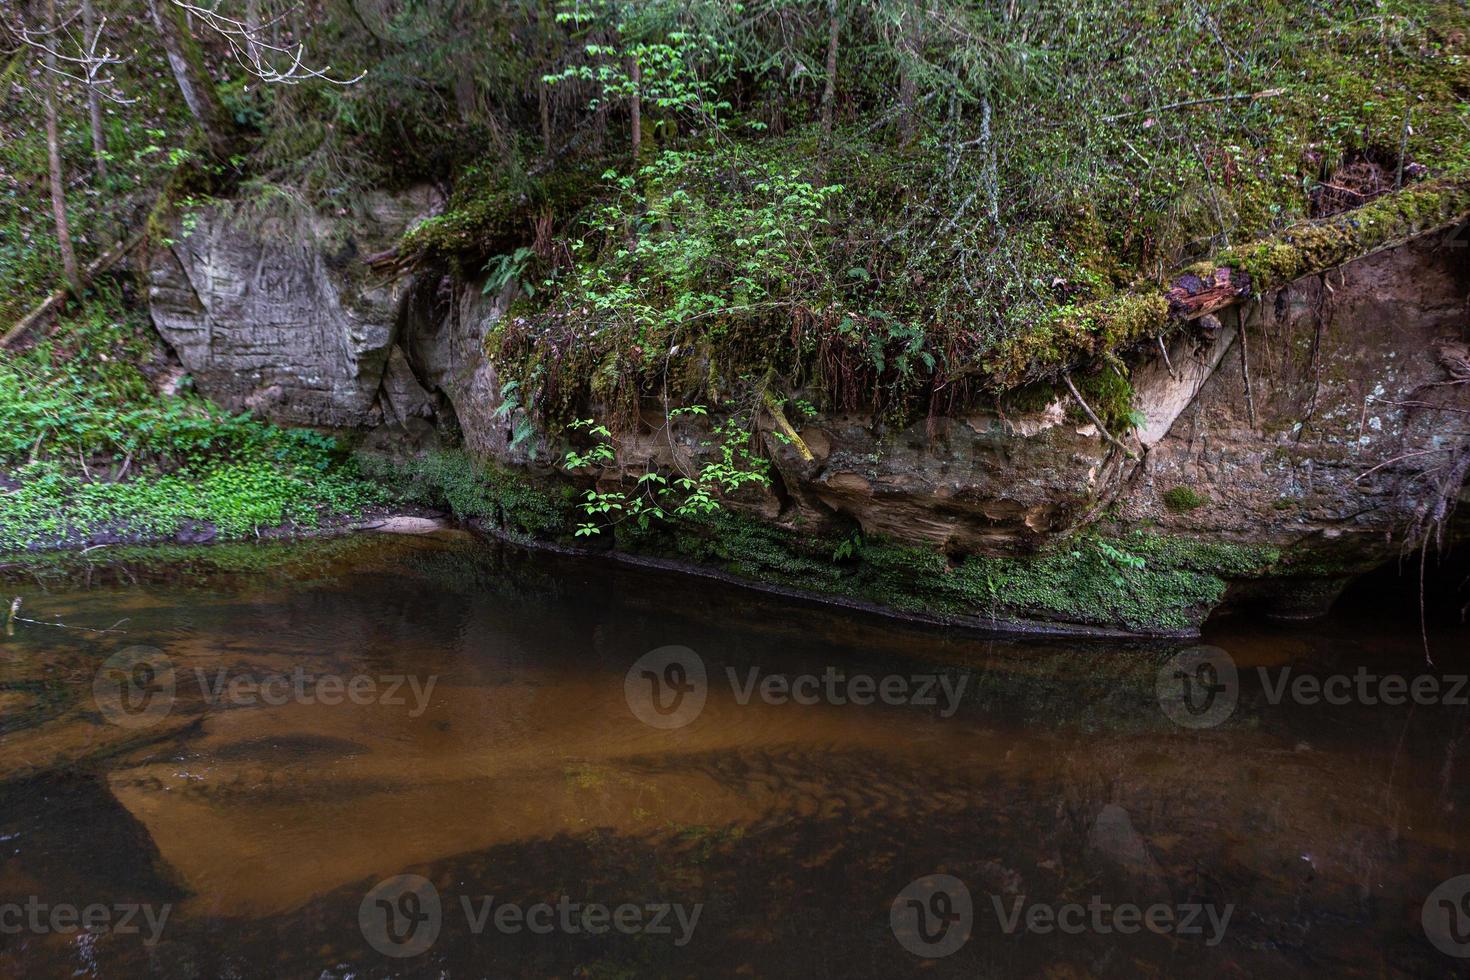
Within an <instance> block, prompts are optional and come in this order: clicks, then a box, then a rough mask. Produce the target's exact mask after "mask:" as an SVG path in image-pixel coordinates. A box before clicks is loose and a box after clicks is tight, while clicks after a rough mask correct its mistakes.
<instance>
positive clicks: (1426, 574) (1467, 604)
mask: <svg viewBox="0 0 1470 980" xmlns="http://www.w3.org/2000/svg"><path fill="white" fill-rule="evenodd" d="M1420 561H1421V556H1420V554H1419V552H1417V551H1416V552H1413V553H1411V554H1407V555H1405V556H1403V557H1402V558H1401V559H1398V560H1395V561H1391V562H1388V563H1386V564H1384V565H1381V566H1380V567H1378V568H1377V569H1374V570H1373V571H1372V572H1369V573H1368V574H1366V575H1363V576H1361V577H1359V578H1357V579H1356V580H1354V581H1353V582H1351V583H1350V584H1349V585H1348V587H1347V588H1346V589H1345V590H1344V591H1343V593H1342V596H1341V597H1340V598H1339V599H1338V600H1337V602H1336V603H1335V604H1334V605H1333V607H1332V610H1333V614H1334V615H1336V616H1340V617H1345V618H1348V619H1352V618H1355V617H1359V616H1372V617H1380V618H1381V617H1393V618H1400V619H1402V620H1403V621H1404V624H1405V626H1406V627H1409V628H1416V627H1417V624H1418V620H1419V612H1420V601H1421V598H1422V601H1423V610H1424V613H1425V615H1426V616H1427V618H1428V620H1429V621H1430V622H1431V623H1434V624H1437V625H1452V624H1463V623H1465V622H1466V621H1467V617H1470V548H1465V547H1460V548H1455V549H1453V550H1449V551H1447V552H1445V553H1443V554H1440V553H1437V552H1436V551H1435V550H1434V549H1433V547H1431V548H1430V550H1429V552H1428V554H1427V555H1425V556H1423V565H1422V576H1421V565H1420ZM1421 589H1422V596H1421Z"/></svg>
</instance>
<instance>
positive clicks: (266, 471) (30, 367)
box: [0, 292, 386, 550]
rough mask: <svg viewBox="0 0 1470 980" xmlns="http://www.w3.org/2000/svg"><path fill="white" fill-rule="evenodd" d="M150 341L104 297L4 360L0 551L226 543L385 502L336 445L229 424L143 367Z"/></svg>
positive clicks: (240, 421) (242, 419)
mask: <svg viewBox="0 0 1470 980" xmlns="http://www.w3.org/2000/svg"><path fill="white" fill-rule="evenodd" d="M149 337H150V334H149V332H148V328H147V327H146V325H145V324H144V323H142V322H141V321H140V319H139V318H138V316H137V315H136V314H132V313H129V312H127V311H126V309H125V308H124V306H123V304H122V302H121V297H120V296H119V295H118V294H117V293H115V292H104V293H103V294H102V295H101V296H100V297H99V298H98V299H96V300H94V301H93V302H92V303H90V304H89V305H88V306H86V307H85V308H83V309H82V310H81V311H80V312H79V313H78V314H77V315H75V316H74V317H72V318H70V319H68V320H67V321H66V322H65V323H63V324H62V326H61V328H60V329H58V330H56V331H54V332H53V335H52V336H51V337H49V338H45V339H42V340H41V342H40V343H38V344H36V345H35V346H34V347H32V348H31V349H29V350H26V351H24V352H22V353H11V352H4V353H0V502H3V509H0V550H24V549H28V548H37V547H53V546H57V545H65V544H76V543H80V542H83V541H86V540H91V539H93V538H95V537H102V538H104V539H109V540H111V539H116V540H138V539H155V538H166V537H170V536H172V535H174V534H175V533H177V532H178V531H180V530H182V529H188V528H190V527H191V526H193V527H195V528H196V529H197V530H200V531H202V530H204V529H205V528H204V526H206V525H207V526H208V527H209V528H212V529H213V531H214V533H215V534H217V535H218V536H219V537H222V538H232V537H245V536H248V535H250V534H253V533H255V532H256V531H258V530H259V529H262V528H272V527H276V526H278V525H283V524H288V525H295V526H300V527H312V526H315V525H317V524H318V523H319V522H320V520H321V519H322V518H323V517H326V516H329V515H330V516H338V515H348V514H352V513H355V512H357V511H359V510H361V509H362V508H363V507H366V506H368V505H370V504H373V503H378V502H381V501H382V500H383V499H384V498H385V496H386V495H385V492H384V491H382V490H380V489H378V488H375V487H373V486H372V485H370V484H368V483H366V482H365V481H363V480H362V479H361V478H360V477H359V475H358V474H357V473H356V471H355V467H354V464H353V463H351V461H350V460H347V459H346V458H345V457H344V456H343V454H342V453H341V452H340V451H339V450H338V447H337V445H336V442H335V440H333V439H331V438H330V437H327V436H323V435H320V434H318V433H315V432H311V431H307V430H289V429H280V428H277V427H275V426H271V425H266V424H264V423H261V422H258V421H255V420H253V419H251V418H249V417H248V416H243V415H241V416H233V415H230V414H228V413H226V412H224V411H222V410H221V409H219V408H218V407H216V406H214V405H212V404H210V403H209V402H206V401H205V400H203V399H202V398H199V397H198V396H197V395H194V394H192V393H190V392H188V390H187V385H186V384H185V385H184V386H183V387H184V389H185V390H183V391H181V392H180V393H177V394H174V395H161V394H159V393H157V392H156V391H155V389H154V382H153V381H152V380H150V378H149V377H148V376H147V375H145V374H144V372H143V367H144V366H147V365H149V364H151V363H153V362H154V361H155V352H154V351H153V350H152V346H151V341H150V340H149Z"/></svg>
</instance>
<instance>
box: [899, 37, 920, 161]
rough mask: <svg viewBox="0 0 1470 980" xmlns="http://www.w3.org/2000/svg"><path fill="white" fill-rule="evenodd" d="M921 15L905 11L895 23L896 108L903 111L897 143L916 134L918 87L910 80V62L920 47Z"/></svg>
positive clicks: (917, 129)
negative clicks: (896, 32)
mask: <svg viewBox="0 0 1470 980" xmlns="http://www.w3.org/2000/svg"><path fill="white" fill-rule="evenodd" d="M922 16H923V15H922V14H920V13H919V12H918V11H915V10H912V9H905V11H904V13H903V19H902V20H901V21H900V23H899V36H898V104H899V105H900V106H902V108H903V115H902V117H901V121H900V123H899V139H900V140H901V141H902V142H904V143H910V142H912V141H913V139H914V137H915V136H917V135H918V133H919V105H918V101H919V83H918V82H917V81H916V80H915V78H914V62H915V61H917V60H918V57H919V50H920V46H919V43H918V38H917V36H916V35H917V34H918V32H919V31H920V30H921V29H922V26H923V21H922Z"/></svg>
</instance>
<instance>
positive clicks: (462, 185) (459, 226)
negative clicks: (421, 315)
mask: <svg viewBox="0 0 1470 980" xmlns="http://www.w3.org/2000/svg"><path fill="white" fill-rule="evenodd" d="M498 162H499V161H496V162H495V163H496V164H498ZM594 164H595V161H593V162H590V163H588V164H586V165H585V166H584V167H583V168H581V169H563V170H556V171H553V172H551V173H549V174H546V175H544V176H542V177H538V178H526V177H521V176H518V175H516V174H513V173H507V172H506V171H504V170H503V169H501V168H500V167H499V166H497V165H495V164H486V165H483V166H481V167H479V168H476V169H471V170H469V171H467V172H466V173H465V174H464V175H462V177H461V179H460V182H459V183H458V185H457V186H456V187H455V190H454V193H453V194H452V195H451V197H450V200H449V204H448V206H447V207H446V208H445V210H444V213H443V214H439V215H435V216H434V217H431V218H426V219H424V220H423V221H421V222H419V223H418V224H417V225H415V226H414V227H413V228H412V229H410V230H409V232H408V233H407V234H405V235H404V236H403V239H402V241H401V242H400V243H399V245H398V253H399V255H400V256H401V257H403V258H417V259H458V258H461V257H468V258H471V259H483V258H485V257H487V256H490V255H493V254H496V253H497V252H502V251H509V250H510V249H512V248H514V247H515V246H517V245H523V244H525V242H526V241H528V240H530V238H531V237H532V234H533V228H532V225H533V222H534V220H535V219H536V217H537V216H539V215H543V214H546V215H554V216H556V217H558V218H561V219H563V220H564V219H566V218H567V217H570V216H571V215H572V214H573V213H575V212H576V211H577V210H578V209H580V208H581V207H582V206H583V205H584V204H585V203H586V202H587V201H589V200H590V199H591V198H592V195H593V194H594V193H595V192H596V190H597V187H598V184H599V182H598V180H597V178H596V175H595V170H596V169H597V168H596V167H595V165H594Z"/></svg>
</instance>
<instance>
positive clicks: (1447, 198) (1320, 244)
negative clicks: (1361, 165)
mask: <svg viewBox="0 0 1470 980" xmlns="http://www.w3.org/2000/svg"><path fill="white" fill-rule="evenodd" d="M1467 213H1470V180H1467V179H1465V178H1458V179H1451V180H1443V181H1438V182H1435V183H1432V184H1425V185H1421V186H1418V187H1411V188H1408V189H1406V190H1402V191H1399V192H1397V193H1393V194H1386V195H1384V196H1383V197H1380V198H1378V199H1376V200H1374V201H1370V202H1369V203H1368V204H1365V205H1364V206H1362V207H1360V208H1357V209H1356V210H1353V211H1347V212H1344V213H1342V214H1339V215H1334V216H1333V217H1331V218H1328V219H1325V220H1322V221H1311V222H1303V223H1301V224H1298V225H1293V226H1292V227H1290V228H1288V229H1286V230H1285V231H1283V232H1281V233H1280V234H1278V235H1275V236H1273V237H1271V238H1268V239H1264V240H1262V241H1258V242H1254V243H1251V244H1249V245H1244V246H1241V247H1239V248H1235V249H1230V250H1227V251H1225V252H1222V253H1221V254H1219V255H1217V256H1215V258H1214V264H1215V265H1216V266H1229V267H1231V268H1237V269H1242V270H1244V271H1245V272H1246V273H1248V274H1249V275H1250V277H1251V288H1252V289H1253V291H1254V292H1256V293H1257V294H1261V293H1266V292H1270V291H1271V290H1273V289H1277V288H1279V287H1281V286H1284V285H1286V284H1287V283H1288V282H1291V281H1292V280H1293V279H1299V278H1301V277H1302V276H1307V275H1314V274H1316V273H1320V272H1324V271H1326V270H1327V269H1330V268H1333V267H1334V266H1338V265H1341V264H1342V263H1344V262H1348V261H1350V260H1352V259H1355V258H1357V257H1359V256H1361V255H1365V254H1367V253H1368V252H1371V251H1373V250H1374V249H1377V248H1381V247H1383V246H1384V245H1388V244H1391V243H1393V242H1396V241H1401V240H1403V239H1406V238H1410V237H1412V236H1414V235H1417V234H1421V233H1423V232H1425V231H1430V230H1432V229H1434V228H1436V227H1439V226H1441V225H1445V224H1449V223H1451V222H1454V221H1458V220H1463V219H1464V217H1465V216H1466V214H1467Z"/></svg>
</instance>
